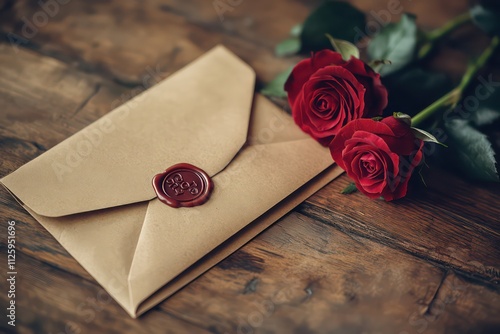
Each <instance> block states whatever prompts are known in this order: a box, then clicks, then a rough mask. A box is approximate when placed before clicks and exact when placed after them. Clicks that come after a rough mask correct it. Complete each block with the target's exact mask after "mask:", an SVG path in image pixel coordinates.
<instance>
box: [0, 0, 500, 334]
mask: <svg viewBox="0 0 500 334" xmlns="http://www.w3.org/2000/svg"><path fill="white" fill-rule="evenodd" d="M218 1H220V2H223V3H226V4H228V6H229V7H228V10H227V11H226V12H225V13H224V14H223V15H222V16H219V15H218V14H217V12H216V11H215V9H214V3H216V2H218ZM49 2H51V3H52V7H46V8H45V9H44V8H42V7H41V6H40V5H39V4H38V2H37V1H25V0H17V1H14V0H11V1H9V0H2V1H0V9H1V11H0V35H1V36H2V37H3V38H2V39H3V41H2V43H1V44H0V108H1V109H0V110H1V111H0V114H1V119H0V152H1V158H2V159H1V164H0V176H3V175H6V174H7V173H9V172H11V171H13V170H15V169H17V168H18V167H20V166H21V165H23V164H24V163H26V162H28V161H30V160H31V159H33V158H35V157H36V156H38V155H40V154H41V153H43V152H44V151H46V150H48V149H50V148H51V147H52V146H54V145H56V144H57V143H59V142H61V141H62V140H64V139H65V138H67V137H68V136H70V135H71V134H73V133H75V132H76V131H78V130H80V129H82V128H83V127H84V126H86V125H88V124H89V123H91V122H92V121H94V120H96V119H97V118H99V117H100V116H102V115H104V114H105V113H106V112H108V111H109V110H110V109H112V108H113V107H115V106H117V105H119V104H121V103H123V102H125V101H127V100H128V99H130V98H131V97H132V96H134V95H136V94H137V93H139V92H141V91H142V90H144V89H145V88H147V87H149V86H150V85H151V84H154V83H155V82H157V81H158V80H160V79H162V78H165V77H167V76H168V75H169V74H171V73H172V72H174V71H175V70H177V69H179V68H180V67H182V66H184V65H186V64H187V63H189V62H190V61H192V60H193V59H195V58H196V57H198V56H199V55H201V54H203V53H204V52H205V51H207V50H208V49H210V48H211V47H213V46H214V45H216V44H219V43H222V44H224V45H226V46H227V47H228V48H229V49H231V50H232V51H234V52H235V53H236V54H237V55H239V56H240V57H241V58H243V59H244V60H245V61H247V62H248V63H249V64H251V66H252V67H253V68H255V70H256V71H257V76H258V82H259V83H258V86H259V87H260V86H262V83H264V82H267V81H269V80H271V79H272V78H273V77H274V76H275V75H276V74H277V73H279V72H281V71H283V70H284V69H286V68H287V67H289V66H290V65H292V64H294V63H295V62H296V61H297V60H298V59H299V58H297V57H292V58H289V59H280V58H277V57H275V56H274V55H273V48H274V45H275V44H276V43H277V42H279V41H280V40H282V39H283V38H285V37H286V36H287V34H288V30H289V29H290V27H292V26H293V25H294V24H296V23H298V22H301V21H302V20H303V19H304V18H305V17H306V16H307V14H308V13H309V12H310V10H311V9H313V8H314V7H315V6H316V5H317V4H318V3H319V2H320V1H309V2H306V1H300V0H293V1H266V0H258V1H250V0H241V1H240V0H238V1H229V0H217V1H211V0H210V1H202V0H190V1H185V0H182V1H181V0H151V1H77V0H57V2H56V1H54V0H52V1H49ZM352 2H353V3H355V4H356V5H358V6H359V7H361V8H362V9H363V10H366V11H370V10H382V9H384V8H385V7H387V1H386V0H379V1H369V0H355V1H352ZM54 3H55V4H57V5H56V6H54V5H53V4H54ZM401 4H402V5H403V6H404V9H405V10H406V11H410V12H414V13H416V14H418V15H420V23H421V24H422V25H423V26H424V27H425V28H433V27H437V26H439V25H441V24H443V23H444V22H445V21H447V20H448V19H450V18H452V17H454V16H455V15H457V14H460V13H462V12H463V11H465V10H466V8H467V1H465V0H460V1H444V0H443V1H411V2H410V1H406V0H402V1H401ZM44 12H45V13H48V14H50V15H47V14H43V13H44ZM44 18H45V19H44ZM393 19H394V20H395V19H397V18H396V17H394V18H393ZM27 21H29V22H30V23H31V27H29V26H27V23H26V22H27ZM23 29H24V31H23ZM10 33H16V34H18V35H22V34H25V37H26V39H24V40H16V39H13V37H12V36H13V35H12V34H10ZM461 37H464V38H466V39H467V40H469V41H472V42H471V43H472V44H474V43H475V42H474V41H476V37H474V34H472V33H469V32H468V30H465V31H463V32H462V33H461ZM456 44H457V43H456V41H455V42H450V43H447V44H445V46H444V49H446V52H448V55H450V56H449V57H447V58H439V59H440V60H438V61H437V62H436V63H437V64H438V65H439V66H440V67H441V68H443V69H445V70H447V71H448V72H450V73H451V74H452V75H454V77H455V78H457V76H458V75H459V73H460V72H461V71H462V70H463V68H464V66H465V61H466V59H467V57H468V55H467V52H473V51H474V50H471V49H468V50H469V51H466V52H463V51H461V49H460V47H457V45H456ZM462 48H464V47H462ZM465 49H467V48H465ZM476 51H477V50H476ZM148 75H149V76H150V77H152V78H153V80H146V78H147V76H148ZM426 179H427V184H428V188H427V189H423V188H422V187H416V189H414V191H413V192H412V193H411V195H410V196H408V197H407V198H405V199H403V200H401V201H398V202H395V203H385V202H382V201H377V200H375V201H374V200H369V199H367V198H365V197H364V196H362V195H360V194H354V195H349V196H345V195H340V194H339V191H340V190H341V189H343V188H344V187H345V186H346V185H347V184H348V182H349V180H348V178H347V177H346V176H345V175H344V176H342V177H340V178H339V179H338V180H336V181H334V182H332V183H331V184H329V185H328V186H326V187H325V188H324V189H322V190H321V191H319V192H318V193H317V194H315V195H314V196H312V197H311V198H310V199H308V200H307V201H306V202H304V203H303V204H301V205H299V206H298V207H297V208H296V209H295V210H293V212H291V213H290V214H288V215H287V216H285V217H284V218H283V219H281V220H279V221H278V222H277V223H276V224H275V225H273V226H272V227H271V228H269V229H268V230H266V231H265V232H264V233H262V234H261V235H260V236H258V237H257V238H256V239H255V240H253V241H251V242H250V243H249V244H247V245H246V246H244V247H243V248H242V249H240V250H239V251H237V252H236V253H235V254H233V255H232V256H230V257H229V258H227V259H226V260H225V261H223V262H222V263H220V264H219V265H217V266H216V267H214V268H213V269H211V270H210V271H208V272H207V273H206V274H204V275H203V276H202V277H200V278H198V279H197V280H196V281H194V282H193V283H191V284H189V285H188V286H187V287H186V288H184V289H182V290H181V291H180V292H178V293H177V294H175V295H174V296H173V297H171V298H169V299H168V300H166V301H164V302H163V303H161V304H159V305H158V306H157V307H155V308H154V309H152V310H151V311H149V312H148V313H146V314H145V315H144V316H142V317H141V318H140V319H138V320H134V319H131V318H130V317H129V316H128V315H127V314H126V313H125V311H123V310H122V309H121V308H120V307H119V306H118V305H117V304H116V303H115V302H114V301H112V300H111V299H110V297H109V296H108V295H107V294H106V293H104V292H103V290H102V288H101V287H100V286H99V285H98V284H97V283H96V282H95V281H94V280H93V279H92V277H90V276H89V274H88V273H86V272H85V270H83V269H82V268H81V267H80V265H79V264H78V263H77V262H76V261H75V260H73V259H72V258H71V257H70V256H69V255H68V253H67V252H66V251H65V250H64V249H63V248H62V247H61V246H60V245H59V244H58V243H57V242H56V241H55V240H53V239H52V238H51V236H50V235H49V234H48V233H47V232H46V231H45V230H44V229H43V228H42V227H41V226H40V225H39V224H38V223H37V222H36V221H35V220H34V219H33V218H32V217H31V216H29V215H28V214H27V213H26V212H25V211H24V210H23V209H22V208H21V207H20V206H19V205H18V204H17V203H16V202H15V201H14V199H13V198H12V197H11V196H10V195H9V194H8V193H7V192H6V191H5V190H3V189H2V190H1V191H0V205H1V206H0V210H1V211H0V212H1V214H0V216H1V229H2V231H1V235H2V238H1V244H0V248H1V252H0V253H1V254H2V259H1V260H0V271H1V272H2V273H6V272H7V263H6V262H7V261H6V257H7V256H6V254H7V250H6V231H7V221H9V220H15V221H16V228H17V250H18V257H17V267H18V268H17V270H18V281H17V297H16V301H17V307H18V308H17V326H16V328H15V329H16V330H17V331H18V332H19V333H54V334H55V333H57V334H59V333H297V334H302V333H332V332H334V333H370V334H372V333H373V334H375V333H426V334H430V333H499V332H500V288H499V287H498V282H499V281H500V224H499V223H500V222H499V217H500V208H499V201H498V198H499V197H498V193H499V192H498V190H499V188H498V186H497V185H487V184H477V183H470V182H465V181H462V180H461V179H460V178H459V177H457V176H455V175H451V174H449V173H446V172H443V171H441V170H440V169H439V168H432V169H430V170H428V171H426ZM2 275H3V274H2ZM2 277H4V276H2ZM6 291H7V285H6V281H5V280H4V279H2V283H1V291H0V299H1V300H2V309H4V310H5V308H4V307H6V303H7V296H6ZM2 318H3V320H2V321H1V325H0V326H1V328H2V331H9V330H12V329H11V327H9V326H7V324H6V320H5V316H2Z"/></svg>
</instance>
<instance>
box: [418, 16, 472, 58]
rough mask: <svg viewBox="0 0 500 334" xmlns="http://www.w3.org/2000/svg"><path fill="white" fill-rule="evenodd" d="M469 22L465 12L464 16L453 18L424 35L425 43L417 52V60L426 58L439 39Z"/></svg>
mask: <svg viewBox="0 0 500 334" xmlns="http://www.w3.org/2000/svg"><path fill="white" fill-rule="evenodd" d="M470 21H472V17H471V15H470V13H469V12H466V13H464V14H461V15H459V16H457V17H455V18H454V19H452V20H451V21H448V22H447V23H445V24H444V25H443V26H442V27H440V28H437V29H434V30H432V31H430V32H428V33H426V34H425V35H424V36H425V41H426V42H425V43H424V45H422V47H421V48H420V50H419V51H418V58H419V59H423V58H425V57H427V56H428V55H429V54H430V53H431V51H432V50H433V49H434V46H435V45H436V43H437V42H438V41H439V40H440V39H442V38H443V37H445V36H447V35H448V34H450V33H451V32H453V31H454V30H455V29H457V28H458V27H461V26H462V25H464V24H465V23H468V22H470Z"/></svg>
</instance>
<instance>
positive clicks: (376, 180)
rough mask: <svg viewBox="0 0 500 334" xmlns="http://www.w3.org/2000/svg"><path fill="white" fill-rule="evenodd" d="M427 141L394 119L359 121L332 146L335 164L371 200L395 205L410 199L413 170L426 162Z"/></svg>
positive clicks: (340, 132)
mask: <svg viewBox="0 0 500 334" xmlns="http://www.w3.org/2000/svg"><path fill="white" fill-rule="evenodd" d="M422 147H423V141H422V140H420V139H418V138H416V137H415V135H414V134H413V133H412V131H411V129H410V125H409V124H408V123H405V122H404V121H402V120H398V119H396V118H394V117H392V116H391V117H387V118H384V119H383V120H382V121H375V120H373V119H357V120H354V121H352V122H350V123H349V124H347V125H346V126H345V127H344V128H342V129H341V130H340V131H339V133H338V134H337V136H335V138H334V139H333V140H332V142H331V144H330V152H331V154H332V157H333V160H335V162H336V163H337V164H338V165H339V166H340V167H341V168H342V169H344V170H345V171H346V172H347V175H349V177H350V178H352V179H353V180H354V183H355V184H356V187H357V188H358V190H359V191H361V192H362V193H364V194H365V195H367V196H368V197H370V198H379V197H383V198H384V199H385V200H386V201H391V200H394V199H398V198H401V197H404V196H405V195H406V191H407V187H408V181H409V180H410V177H411V175H412V173H413V170H414V169H415V167H416V166H418V164H419V163H420V162H421V160H422V156H423V154H422Z"/></svg>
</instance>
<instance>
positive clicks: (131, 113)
mask: <svg viewBox="0 0 500 334" xmlns="http://www.w3.org/2000/svg"><path fill="white" fill-rule="evenodd" d="M254 81H255V73H254V71H253V70H252V69H251V68H250V67H249V66H248V65H247V64H245V63H244V62H243V61H241V60H240V59H239V58H238V57H236V56H235V55H234V54H232V53H231V52H230V51H228V50H227V49H225V48H224V47H221V46H219V47H216V48H214V49H212V50H211V51H209V52H208V53H206V54H205V55H204V56H202V57H200V58H199V59H197V60H196V61H194V62H193V63H191V64H190V65H188V66H186V67H185V68H183V69H182V70H180V71H178V72H176V73H175V74H173V75H172V76H170V77H169V78H167V79H166V80H164V81H162V82H161V83H159V84H158V85H156V86H154V87H153V88H151V89H149V90H147V91H145V92H144V93H142V94H140V95H138V96H136V97H135V98H134V99H132V100H130V101H129V102H127V103H125V104H124V105H122V106H120V107H118V108H117V109H115V110H113V111H112V112H110V113H109V114H107V115H106V116H104V117H103V118H101V119H100V120H98V121H96V122H94V123H93V124H91V125H90V126H88V127H86V128H85V129H83V130H82V131H80V132H78V133H76V134H75V135H73V136H72V137H70V138H68V139H67V140H65V141H64V142H62V143H60V144H59V145H57V146H56V147H54V148H53V149H51V150H49V151H47V152H46V153H44V154H42V155H41V156H39V157H38V158H36V159H34V160H33V161H31V162H29V163H27V164H26V165H24V166H22V167H21V168H19V169H18V170H17V171H15V172H14V173H12V174H10V175H8V176H7V177H5V178H3V179H2V183H4V184H5V185H6V186H7V187H8V188H9V190H10V191H11V192H12V193H13V194H14V195H15V196H17V197H18V198H19V199H20V200H21V201H22V202H24V203H25V204H26V205H27V206H28V207H30V208H31V209H32V210H33V211H35V212H36V213H38V214H41V215H44V216H49V217H55V216H62V215H68V214H73V213H79V212H85V211H91V210H97V209H103V208H108V207H113V206H119V205H124V204H129V203H135V202H139V201H145V200H149V199H151V198H153V197H155V193H154V191H153V188H152V186H151V180H152V178H153V176H154V175H155V174H157V173H159V172H161V171H163V170H165V169H166V168H168V167H170V166H172V165H174V164H176V163H179V162H185V163H190V164H193V165H195V166H198V167H200V168H202V169H203V170H205V171H206V172H207V173H208V174H209V175H214V174H216V173H217V172H219V171H220V170H222V169H223V168H224V167H225V166H226V165H227V164H228V163H229V162H230V161H231V159H232V158H233V157H234V156H235V155H236V154H237V152H238V151H239V149H240V148H241V147H242V146H243V144H244V143H245V141H246V138H247V131H248V123H249V118H250V110H251V105H252V98H253V92H254Z"/></svg>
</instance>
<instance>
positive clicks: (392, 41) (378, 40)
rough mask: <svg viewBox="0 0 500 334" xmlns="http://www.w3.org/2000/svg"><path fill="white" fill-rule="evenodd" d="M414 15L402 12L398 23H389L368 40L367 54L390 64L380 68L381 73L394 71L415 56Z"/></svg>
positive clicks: (415, 33) (415, 32)
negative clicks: (390, 63) (385, 60)
mask: <svg viewBox="0 0 500 334" xmlns="http://www.w3.org/2000/svg"><path fill="white" fill-rule="evenodd" d="M417 40H418V38H417V24H416V23H415V16H413V15H410V14H404V15H403V16H402V17H401V20H400V21H399V22H398V23H389V24H388V25H386V26H385V27H383V28H382V29H381V30H380V32H379V33H378V34H377V35H375V37H374V38H373V39H372V40H371V41H370V44H369V45H368V55H369V56H370V58H371V59H388V60H390V61H391V62H392V65H391V66H384V67H382V68H381V69H380V74H381V75H388V74H390V73H393V72H396V71H398V70H400V69H402V68H403V67H405V66H406V65H408V64H409V63H410V62H412V61H413V59H414V58H415V53H416V47H417Z"/></svg>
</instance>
